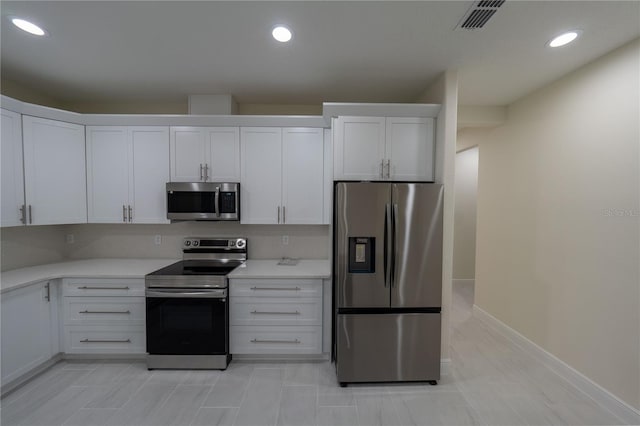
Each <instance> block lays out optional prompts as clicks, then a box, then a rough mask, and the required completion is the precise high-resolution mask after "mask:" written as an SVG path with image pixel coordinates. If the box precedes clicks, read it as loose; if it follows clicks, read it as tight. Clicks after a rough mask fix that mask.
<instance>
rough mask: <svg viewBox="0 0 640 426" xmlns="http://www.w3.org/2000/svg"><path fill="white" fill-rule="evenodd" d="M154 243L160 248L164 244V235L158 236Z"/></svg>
mask: <svg viewBox="0 0 640 426" xmlns="http://www.w3.org/2000/svg"><path fill="white" fill-rule="evenodd" d="M153 243H154V244H155V245H157V246H159V245H160V244H162V235H156V236H155V237H154V238H153Z"/></svg>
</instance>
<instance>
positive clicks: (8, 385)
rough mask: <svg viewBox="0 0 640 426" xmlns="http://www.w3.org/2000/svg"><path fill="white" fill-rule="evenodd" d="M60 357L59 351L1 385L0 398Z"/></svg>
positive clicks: (41, 371)
mask: <svg viewBox="0 0 640 426" xmlns="http://www.w3.org/2000/svg"><path fill="white" fill-rule="evenodd" d="M61 359H62V354H61V353H59V354H56V355H54V356H53V357H52V358H50V359H49V360H48V361H45V362H43V363H42V364H40V365H39V366H37V367H35V368H32V369H31V370H29V371H27V372H26V373H24V374H23V375H22V376H20V377H16V378H15V379H13V380H12V381H10V382H9V383H6V384H4V385H2V391H0V398H4V397H5V396H7V395H9V394H10V393H11V392H13V391H14V390H16V389H18V388H19V387H20V386H22V385H24V384H25V383H27V382H28V381H29V380H31V379H33V378H34V377H36V376H38V375H40V374H42V373H44V372H45V371H46V370H48V369H49V368H51V367H52V366H53V365H54V364H56V363H57V362H58V361H60V360H61Z"/></svg>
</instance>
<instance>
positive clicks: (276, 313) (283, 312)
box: [250, 311, 300, 315]
mask: <svg viewBox="0 0 640 426" xmlns="http://www.w3.org/2000/svg"><path fill="white" fill-rule="evenodd" d="M250 313H251V314H254V315H300V311H294V312H286V311H282V312H277V311H251V312H250Z"/></svg>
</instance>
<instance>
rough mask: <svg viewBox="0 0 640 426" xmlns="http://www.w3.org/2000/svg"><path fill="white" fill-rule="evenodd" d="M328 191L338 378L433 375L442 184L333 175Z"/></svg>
mask: <svg viewBox="0 0 640 426" xmlns="http://www.w3.org/2000/svg"><path fill="white" fill-rule="evenodd" d="M334 194H335V202H334V208H335V211H334V238H333V239H334V263H333V264H334V297H335V300H334V309H335V318H334V356H335V361H336V371H337V375H338V382H339V383H340V384H341V385H345V384H347V383H358V382H395V381H436V380H439V379H440V309H441V304H442V302H441V300H442V206H443V187H442V185H440V184H433V183H386V182H338V183H336V185H335V192H334Z"/></svg>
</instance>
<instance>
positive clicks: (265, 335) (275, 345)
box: [229, 325, 322, 355]
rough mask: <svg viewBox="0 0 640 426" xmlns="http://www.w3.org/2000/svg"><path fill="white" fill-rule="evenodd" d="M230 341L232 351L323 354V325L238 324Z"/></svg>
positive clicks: (232, 332)
mask: <svg viewBox="0 0 640 426" xmlns="http://www.w3.org/2000/svg"><path fill="white" fill-rule="evenodd" d="M229 344H230V347H231V353H232V354H281V355H284V354H319V353H321V352H322V327H321V326H298V327H296V326H293V327H289V326H244V325H234V326H231V327H230V341H229Z"/></svg>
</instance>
